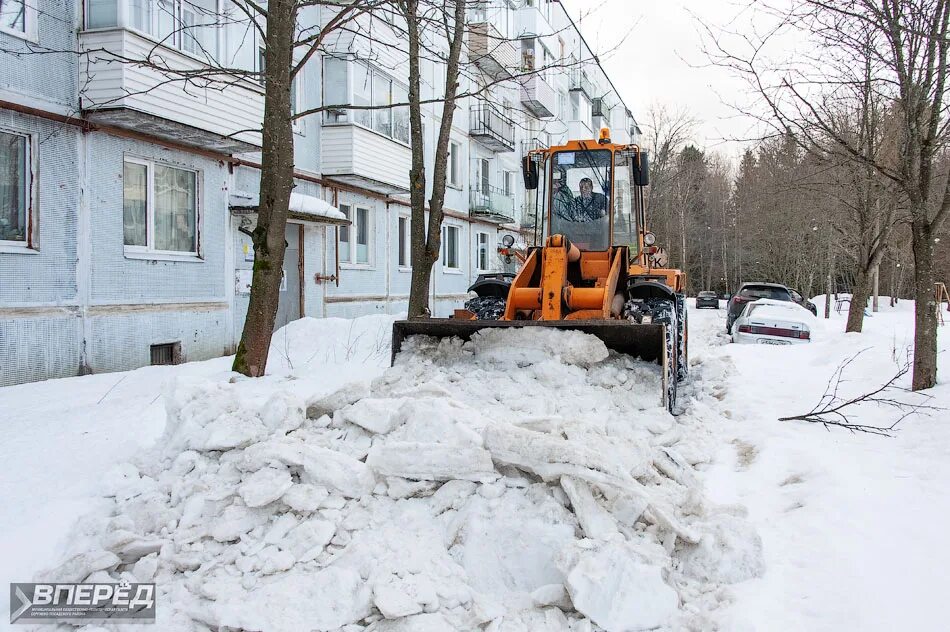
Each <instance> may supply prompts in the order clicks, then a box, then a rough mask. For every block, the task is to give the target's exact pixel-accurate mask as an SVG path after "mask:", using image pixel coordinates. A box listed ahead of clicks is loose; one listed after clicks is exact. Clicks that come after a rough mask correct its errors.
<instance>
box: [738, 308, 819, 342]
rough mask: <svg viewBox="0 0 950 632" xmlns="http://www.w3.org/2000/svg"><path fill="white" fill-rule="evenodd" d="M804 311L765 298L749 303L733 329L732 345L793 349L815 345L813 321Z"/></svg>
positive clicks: (809, 314)
mask: <svg viewBox="0 0 950 632" xmlns="http://www.w3.org/2000/svg"><path fill="white" fill-rule="evenodd" d="M814 319H815V317H814V316H812V314H811V312H809V311H808V310H807V309H805V308H804V307H802V306H800V305H797V304H795V303H792V302H789V301H774V300H771V299H767V298H761V299H759V300H757V301H754V302H752V303H749V304H748V305H746V306H745V309H743V310H742V313H741V314H739V317H738V318H736V322H735V323H734V324H733V325H732V341H733V342H737V343H741V344H751V345H754V344H760V345H792V344H802V343H805V342H811V325H810V323H811V321H813V320H814Z"/></svg>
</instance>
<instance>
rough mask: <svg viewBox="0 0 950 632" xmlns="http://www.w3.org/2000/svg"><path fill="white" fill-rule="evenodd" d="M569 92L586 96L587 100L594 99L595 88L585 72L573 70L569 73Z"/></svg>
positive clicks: (577, 69)
mask: <svg viewBox="0 0 950 632" xmlns="http://www.w3.org/2000/svg"><path fill="white" fill-rule="evenodd" d="M570 89H571V92H574V91H580V92H583V93H584V94H585V95H587V98H588V99H591V100H593V99H596V98H597V96H596V94H597V87H596V86H595V85H594V82H593V81H591V80H590V77H588V76H587V71H586V70H581V69H579V68H575V69H574V70H572V71H571V87H570Z"/></svg>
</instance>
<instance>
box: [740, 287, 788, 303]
mask: <svg viewBox="0 0 950 632" xmlns="http://www.w3.org/2000/svg"><path fill="white" fill-rule="evenodd" d="M739 296H745V297H748V298H770V299H772V300H774V301H790V300H792V297H791V296H790V295H789V293H788V290H786V289H785V288H782V287H771V286H768V285H749V286H747V287H744V288H742V289H741V290H739Z"/></svg>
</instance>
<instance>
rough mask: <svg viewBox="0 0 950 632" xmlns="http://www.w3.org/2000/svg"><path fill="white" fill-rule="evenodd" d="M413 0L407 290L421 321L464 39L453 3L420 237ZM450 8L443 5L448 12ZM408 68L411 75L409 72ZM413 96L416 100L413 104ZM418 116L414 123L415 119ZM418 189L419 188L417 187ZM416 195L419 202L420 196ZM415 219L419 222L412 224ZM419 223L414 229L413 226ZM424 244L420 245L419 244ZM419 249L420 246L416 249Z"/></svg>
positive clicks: (409, 9) (462, 2) (461, 11)
mask: <svg viewBox="0 0 950 632" xmlns="http://www.w3.org/2000/svg"><path fill="white" fill-rule="evenodd" d="M418 4H419V3H418V0H407V1H406V4H405V6H404V11H405V13H406V16H405V17H406V19H407V20H408V23H409V29H408V33H407V35H408V37H409V72H410V79H409V83H410V86H409V90H410V105H409V120H410V123H409V124H410V129H411V131H412V133H413V134H416V133H418V135H414V136H413V137H412V146H413V155H412V170H411V171H410V181H411V184H412V190H411V191H410V195H411V201H410V204H411V205H412V221H413V226H412V231H413V233H412V242H413V251H412V281H411V285H410V288H409V318H424V317H426V316H429V315H430V310H429V282H430V280H431V278H432V266H433V265H434V264H435V262H436V261H438V259H439V251H440V248H441V244H442V217H443V212H442V209H443V206H444V204H445V184H446V178H447V176H448V157H449V155H448V154H449V141H450V139H451V131H452V119H453V118H454V116H455V108H456V105H455V104H456V99H457V95H458V87H459V59H460V57H461V54H462V42H463V40H464V35H465V9H466V0H455V1H454V3H451V4H453V5H454V6H453V7H452V15H445V16H444V17H445V22H446V24H451V28H450V29H449V30H447V32H446V35H447V37H448V38H449V55H448V59H447V60H446V65H445V95H444V97H443V99H444V100H443V101H442V121H441V124H440V127H439V139H438V142H437V143H436V147H435V156H434V157H435V168H434V169H433V172H432V197H431V198H430V200H429V221H428V225H427V228H426V231H425V235H424V236H423V235H422V234H421V232H422V227H423V225H425V222H424V220H423V219H422V218H424V217H425V206H424V200H425V175H424V174H422V175H421V176H420V175H419V173H420V171H421V170H424V161H423V154H422V143H423V138H422V115H421V109H420V103H419V92H420V75H419V43H420V37H421V34H420V32H419V17H418V11H417V10H418ZM449 5H450V3H445V4H444V5H443V7H444V8H443V10H445V11H446V12H447V11H448V8H449ZM413 67H414V68H415V70H413ZM413 91H415V95H416V96H415V98H416V101H415V102H413V101H412V94H413ZM414 117H418V119H414ZM420 183H421V184H422V188H421V189H420V188H418V186H419V184H420ZM420 196H421V197H420ZM417 218H420V219H419V220H417ZM415 224H418V227H417V226H416V225H415ZM423 239H424V242H423ZM417 245H418V246H421V247H417Z"/></svg>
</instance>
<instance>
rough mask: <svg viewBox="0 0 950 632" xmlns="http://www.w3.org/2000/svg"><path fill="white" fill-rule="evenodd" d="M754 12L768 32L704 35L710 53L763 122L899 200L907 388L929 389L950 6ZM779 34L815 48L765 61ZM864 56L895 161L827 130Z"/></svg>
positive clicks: (943, 186)
mask: <svg viewBox="0 0 950 632" xmlns="http://www.w3.org/2000/svg"><path fill="white" fill-rule="evenodd" d="M760 6H766V8H767V10H768V11H769V12H770V14H771V15H772V16H774V17H776V18H777V21H776V24H775V25H774V28H772V29H771V30H770V31H768V33H767V35H765V36H764V37H756V36H752V35H749V34H744V35H739V36H738V38H736V37H733V39H732V42H729V41H727V40H728V39H729V35H730V34H728V33H725V34H724V33H723V32H715V31H714V30H713V29H708V33H709V35H710V39H711V41H712V46H711V48H710V51H711V57H712V59H713V61H714V63H718V64H721V65H724V66H727V67H730V68H732V69H734V70H735V71H737V72H738V73H740V74H741V75H742V76H744V77H746V78H747V79H748V80H749V83H750V85H751V86H752V87H753V88H754V90H755V91H756V93H757V94H758V95H759V96H760V97H761V98H762V101H763V103H764V105H765V107H766V109H767V111H768V113H769V116H768V118H767V120H768V121H769V122H770V123H771V124H773V125H775V126H777V127H778V128H779V129H780V130H782V131H794V132H795V133H796V134H797V135H799V136H800V137H802V138H805V139H807V140H808V142H809V143H812V144H815V145H820V144H822V143H825V144H827V143H828V142H831V143H833V144H834V146H835V148H836V150H837V151H841V152H845V153H847V154H848V155H850V156H851V157H853V158H854V159H856V160H858V161H861V162H864V163H866V164H867V165H869V166H870V167H871V168H872V169H874V171H875V172H876V173H877V174H879V175H880V176H881V177H883V178H886V179H887V180H889V181H890V182H891V183H892V184H893V185H894V186H895V187H896V189H897V190H898V192H899V193H900V194H901V195H902V196H904V197H905V198H906V200H907V205H908V209H909V215H910V222H911V235H912V240H911V244H912V250H913V255H914V275H915V283H914V286H915V291H914V294H915V300H916V308H915V338H914V362H913V388H914V389H915V390H921V389H926V388H930V387H932V386H934V385H935V384H936V380H937V314H936V304H935V301H934V293H933V287H934V281H935V278H936V275H935V269H934V251H935V242H934V239H935V238H936V236H937V234H938V233H939V231H940V229H941V227H942V225H943V223H944V222H945V220H946V218H947V215H948V214H950V177H948V175H950V173H948V171H947V168H946V167H944V166H941V163H940V160H939V158H940V156H941V155H942V153H943V152H945V151H946V150H947V148H948V145H950V128H948V124H947V123H948V121H947V116H946V114H947V112H946V104H945V94H946V90H947V74H948V70H950V68H948V59H947V52H948V46H950V40H948V32H947V31H948V22H950V0H882V1H876V0H796V1H795V2H793V3H792V5H791V8H790V9H783V10H780V9H777V8H774V7H773V8H770V9H769V8H768V7H767V5H760ZM784 31H792V32H794V33H796V34H798V35H799V36H801V37H807V38H808V39H809V44H810V45H811V49H810V50H812V51H813V52H811V53H810V54H802V53H801V51H796V58H795V59H785V60H782V61H781V62H775V61H773V62H771V63H770V62H769V61H768V60H769V59H770V56H769V54H768V49H769V44H770V42H771V41H772V39H773V38H775V37H776V34H779V33H782V32H784ZM731 35H732V36H735V35H737V34H731ZM736 39H739V40H740V43H739V44H736V43H735V40H736ZM869 52H870V55H871V59H872V60H873V64H872V67H871V70H870V77H871V80H870V83H871V84H872V86H873V88H872V89H873V90H874V92H875V94H877V95H879V96H880V97H881V98H883V99H885V100H886V101H887V103H888V104H889V107H892V108H893V109H894V111H895V112H896V113H897V120H898V121H899V124H898V125H897V139H898V140H897V152H896V162H895V163H892V162H890V161H882V160H880V159H879V157H877V156H874V155H869V154H868V152H867V151H866V150H865V148H863V147H862V146H861V145H859V144H858V143H857V138H855V137H853V136H848V135H843V134H842V133H841V131H840V129H838V127H837V126H836V125H835V115H836V113H837V112H838V105H839V104H840V100H841V99H842V98H843V97H844V96H848V95H849V94H851V93H852V91H853V89H854V87H855V86H860V85H863V84H864V83H866V82H867V78H866V76H865V75H866V72H867V66H866V63H865V61H866V59H867V58H868V53H869Z"/></svg>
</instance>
